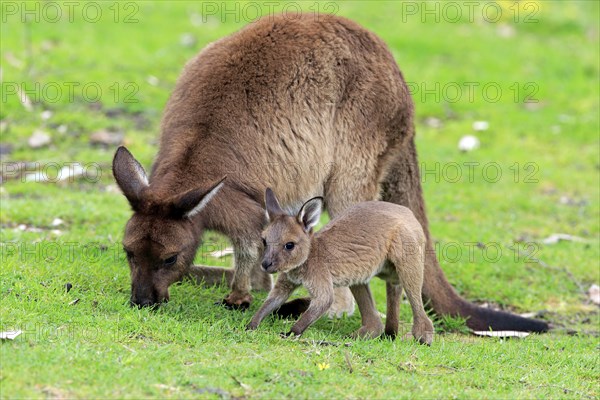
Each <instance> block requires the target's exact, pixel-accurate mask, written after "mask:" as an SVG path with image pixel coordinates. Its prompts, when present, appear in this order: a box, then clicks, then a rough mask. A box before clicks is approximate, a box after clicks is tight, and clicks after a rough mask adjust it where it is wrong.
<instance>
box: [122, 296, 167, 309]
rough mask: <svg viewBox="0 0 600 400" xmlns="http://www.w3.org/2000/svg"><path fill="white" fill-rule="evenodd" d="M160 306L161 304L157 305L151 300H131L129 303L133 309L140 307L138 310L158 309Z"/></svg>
mask: <svg viewBox="0 0 600 400" xmlns="http://www.w3.org/2000/svg"><path fill="white" fill-rule="evenodd" d="M159 304H160V303H157V302H155V301H153V300H151V299H142V300H137V299H134V298H131V300H130V301H129V305H130V306H131V307H138V308H144V307H157V306H158V305H159Z"/></svg>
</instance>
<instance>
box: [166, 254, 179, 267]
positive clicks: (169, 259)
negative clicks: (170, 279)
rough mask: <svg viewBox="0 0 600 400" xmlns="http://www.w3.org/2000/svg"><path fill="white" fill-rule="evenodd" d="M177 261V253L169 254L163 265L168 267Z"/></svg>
mask: <svg viewBox="0 0 600 400" xmlns="http://www.w3.org/2000/svg"><path fill="white" fill-rule="evenodd" d="M176 262H177V255H174V256H171V257H169V258H167V259H166V260H165V261H164V266H165V267H170V266H171V265H173V264H175V263H176Z"/></svg>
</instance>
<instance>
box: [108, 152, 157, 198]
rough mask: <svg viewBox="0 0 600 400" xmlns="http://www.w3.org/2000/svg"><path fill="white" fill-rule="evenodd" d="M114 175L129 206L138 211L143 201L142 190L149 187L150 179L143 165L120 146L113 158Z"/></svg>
mask: <svg viewBox="0 0 600 400" xmlns="http://www.w3.org/2000/svg"><path fill="white" fill-rule="evenodd" d="M113 175H114V176H115V180H116V181H117V185H119V188H121V191H122V192H123V194H124V195H125V197H126V198H127V200H128V201H129V204H131V207H132V208H133V209H134V210H136V209H137V208H138V206H139V204H140V202H141V199H142V196H141V193H142V190H143V189H144V188H146V187H148V177H147V176H146V171H144V168H143V167H142V165H141V164H140V163H139V162H138V161H137V160H136V159H135V158H134V157H133V155H132V154H131V153H130V152H129V150H127V148H125V147H124V146H119V148H118V149H117V151H116V153H115V157H114V158H113Z"/></svg>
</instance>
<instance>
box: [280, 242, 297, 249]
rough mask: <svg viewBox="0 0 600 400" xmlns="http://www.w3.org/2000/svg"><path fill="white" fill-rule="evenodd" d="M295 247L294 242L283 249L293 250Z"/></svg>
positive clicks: (288, 243)
mask: <svg viewBox="0 0 600 400" xmlns="http://www.w3.org/2000/svg"><path fill="white" fill-rule="evenodd" d="M294 246H295V244H294V243H293V242H287V243H286V244H285V246H283V247H285V249H286V250H292V249H293V248H294Z"/></svg>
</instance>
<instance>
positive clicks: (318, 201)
mask: <svg viewBox="0 0 600 400" xmlns="http://www.w3.org/2000/svg"><path fill="white" fill-rule="evenodd" d="M321 211H323V198H322V197H313V198H312V199H310V200H308V201H307V202H306V203H304V204H303V205H302V208H301V209H300V211H298V216H297V217H296V218H297V219H298V223H300V225H302V227H303V228H304V231H306V232H310V231H311V230H312V228H313V227H314V226H315V225H317V224H318V223H319V219H320V218H321Z"/></svg>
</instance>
